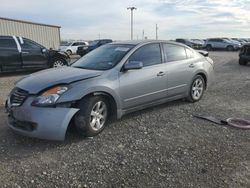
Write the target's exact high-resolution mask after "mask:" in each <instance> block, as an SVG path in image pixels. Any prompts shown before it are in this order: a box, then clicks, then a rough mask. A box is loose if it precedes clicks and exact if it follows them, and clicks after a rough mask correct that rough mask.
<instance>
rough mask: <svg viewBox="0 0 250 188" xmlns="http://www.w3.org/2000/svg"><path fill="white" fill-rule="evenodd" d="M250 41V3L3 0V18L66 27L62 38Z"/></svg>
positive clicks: (233, 0) (0, 7) (220, 0)
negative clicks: (132, 14)
mask: <svg viewBox="0 0 250 188" xmlns="http://www.w3.org/2000/svg"><path fill="white" fill-rule="evenodd" d="M131 6H134V7H136V8H137V10H135V11H134V39H142V36H143V34H142V33H143V30H144V36H146V37H147V38H149V39H155V37H156V29H155V28H156V24H157V25H158V28H159V29H158V36H159V39H167V40H168V39H175V38H210V37H237V38H244V37H247V38H250V13H249V10H250V0H40V1H38V0H33V1H32V0H0V17H7V18H13V19H21V20H27V21H33V22H39V23H46V24H52V25H59V26H61V38H62V39H75V40H76V39H82V40H93V39H98V38H99V37H100V38H111V39H113V40H127V39H130V11H129V10H127V7H131Z"/></svg>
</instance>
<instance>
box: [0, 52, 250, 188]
mask: <svg viewBox="0 0 250 188" xmlns="http://www.w3.org/2000/svg"><path fill="white" fill-rule="evenodd" d="M210 56H211V57H212V59H213V60H214V61H215V64H216V67H215V70H216V74H215V83H214V84H213V86H212V87H211V88H210V89H209V90H208V91H207V92H206V94H205V96H204V98H203V99H202V100H201V101H200V102H198V103H195V104H191V103H187V102H184V101H182V100H180V101H175V102H171V103H167V104H164V105H160V106H157V107H154V108H150V109H146V110H143V111H139V112H136V113H133V114H130V115H127V116H125V117H124V118H122V120H119V121H115V122H113V123H112V124H110V125H109V126H108V127H107V128H106V129H105V130H104V131H103V132H102V134H100V135H99V136H97V137H95V138H92V139H91V138H88V139H86V138H85V139H84V138H81V137H80V136H78V135H77V134H76V133H75V132H74V131H70V132H69V134H68V136H67V139H66V140H65V142H62V143H61V142H52V141H44V140H38V139H31V138H26V137H22V136H19V135H16V134H14V133H13V132H12V131H11V130H10V129H9V128H8V127H7V119H6V114H4V109H3V105H1V106H0V185H1V187H142V188H144V187H202V188H206V187H209V188H210V187H215V188H218V187H232V188H234V187H237V188H238V187H250V158H249V157H250V150H249V146H250V144H249V143H250V132H249V131H245V130H238V129H233V128H229V127H224V126H219V125H215V124H212V123H209V122H206V121H203V120H199V119H194V118H193V117H192V114H204V115H211V116H216V117H219V118H227V117H242V118H248V119H250V115H249V110H250V95H249V93H250V76H249V72H250V66H247V67H241V66H239V65H238V59H237V58H238V57H237V53H229V52H211V53H210ZM22 76H23V74H19V75H5V76H3V77H1V78H0V88H1V89H0V100H1V101H0V102H1V104H2V103H3V101H4V98H5V96H6V94H7V93H8V92H9V90H10V88H11V87H12V86H13V83H14V82H15V80H17V79H19V78H20V77H22Z"/></svg>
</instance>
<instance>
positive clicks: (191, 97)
mask: <svg viewBox="0 0 250 188" xmlns="http://www.w3.org/2000/svg"><path fill="white" fill-rule="evenodd" d="M197 79H201V80H202V82H203V90H202V94H201V97H200V98H199V99H194V98H193V95H192V88H193V84H194V82H195V81H196V80H197ZM205 85H206V83H205V80H204V78H203V77H202V76H201V75H196V76H195V77H194V78H193V80H192V83H191V86H190V88H189V96H188V98H187V99H188V101H190V102H193V103H194V102H198V101H200V100H201V99H202V97H203V94H204V91H205Z"/></svg>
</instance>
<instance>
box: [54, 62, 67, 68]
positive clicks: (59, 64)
mask: <svg viewBox="0 0 250 188" xmlns="http://www.w3.org/2000/svg"><path fill="white" fill-rule="evenodd" d="M64 66H65V64H64V63H63V61H61V60H57V61H55V62H54V63H53V67H54V68H59V67H64Z"/></svg>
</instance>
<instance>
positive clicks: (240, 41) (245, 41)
mask: <svg viewBox="0 0 250 188" xmlns="http://www.w3.org/2000/svg"><path fill="white" fill-rule="evenodd" d="M232 40H235V41H238V42H239V43H241V45H244V44H246V43H248V41H247V40H245V39H240V38H232Z"/></svg>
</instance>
